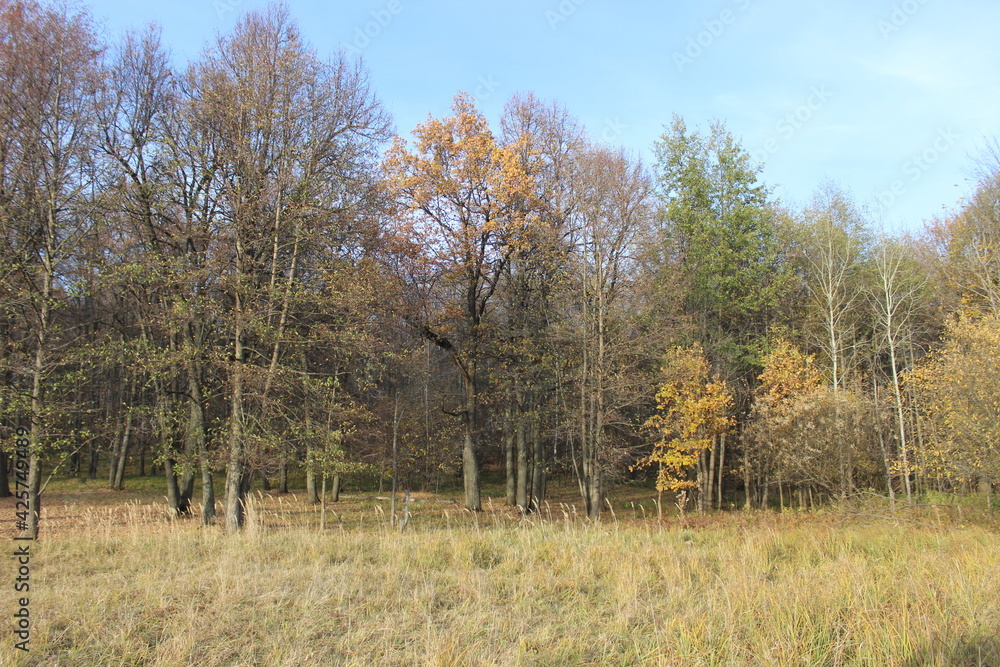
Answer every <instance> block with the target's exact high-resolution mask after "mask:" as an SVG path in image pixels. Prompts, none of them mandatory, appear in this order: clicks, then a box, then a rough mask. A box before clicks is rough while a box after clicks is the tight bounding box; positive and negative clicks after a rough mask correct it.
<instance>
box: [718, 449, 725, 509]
mask: <svg viewBox="0 0 1000 667" xmlns="http://www.w3.org/2000/svg"><path fill="white" fill-rule="evenodd" d="M725 463H726V434H725V433H723V434H722V435H720V436H719V473H718V478H717V480H716V484H717V485H718V495H717V500H716V507H718V508H719V509H720V510H721V509H722V471H723V470H724V469H725Z"/></svg>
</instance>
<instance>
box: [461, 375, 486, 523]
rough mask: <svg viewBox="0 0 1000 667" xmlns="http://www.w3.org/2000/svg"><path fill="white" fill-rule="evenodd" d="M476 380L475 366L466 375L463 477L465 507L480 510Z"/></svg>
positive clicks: (475, 510) (474, 510)
mask: <svg viewBox="0 0 1000 667" xmlns="http://www.w3.org/2000/svg"><path fill="white" fill-rule="evenodd" d="M476 402H477V396H476V382H475V367H474V366H473V367H472V368H471V369H470V370H469V372H468V374H467V375H466V377H465V415H464V420H463V421H464V427H465V428H464V431H465V433H464V439H463V443H462V479H463V482H464V486H465V507H466V508H467V509H470V510H472V511H473V512H478V511H479V510H481V509H482V502H481V500H480V492H479V454H478V452H477V451H476V408H477V405H476Z"/></svg>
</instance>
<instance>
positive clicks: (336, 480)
mask: <svg viewBox="0 0 1000 667" xmlns="http://www.w3.org/2000/svg"><path fill="white" fill-rule="evenodd" d="M340 487H341V480H340V475H334V476H333V489H332V490H331V492H330V493H331V495H332V498H331V500H332V501H333V502H335V503H337V502H340Z"/></svg>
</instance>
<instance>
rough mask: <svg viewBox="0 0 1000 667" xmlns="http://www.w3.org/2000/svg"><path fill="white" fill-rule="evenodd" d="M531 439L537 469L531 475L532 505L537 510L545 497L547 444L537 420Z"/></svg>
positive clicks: (532, 429)
mask: <svg viewBox="0 0 1000 667" xmlns="http://www.w3.org/2000/svg"><path fill="white" fill-rule="evenodd" d="M531 439H532V442H533V444H534V450H535V469H534V472H533V473H532V475H531V506H532V507H533V508H534V510H535V511H536V512H537V511H539V510H540V509H541V507H542V500H544V499H545V444H544V443H543V442H542V434H541V429H539V425H538V422H537V421H534V422H532V425H531Z"/></svg>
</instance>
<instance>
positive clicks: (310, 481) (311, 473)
mask: <svg viewBox="0 0 1000 667" xmlns="http://www.w3.org/2000/svg"><path fill="white" fill-rule="evenodd" d="M306 500H307V501H308V502H309V504H310V505H315V504H317V503H318V502H319V493H318V492H317V491H316V471H315V470H313V463H312V446H311V445H306Z"/></svg>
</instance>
